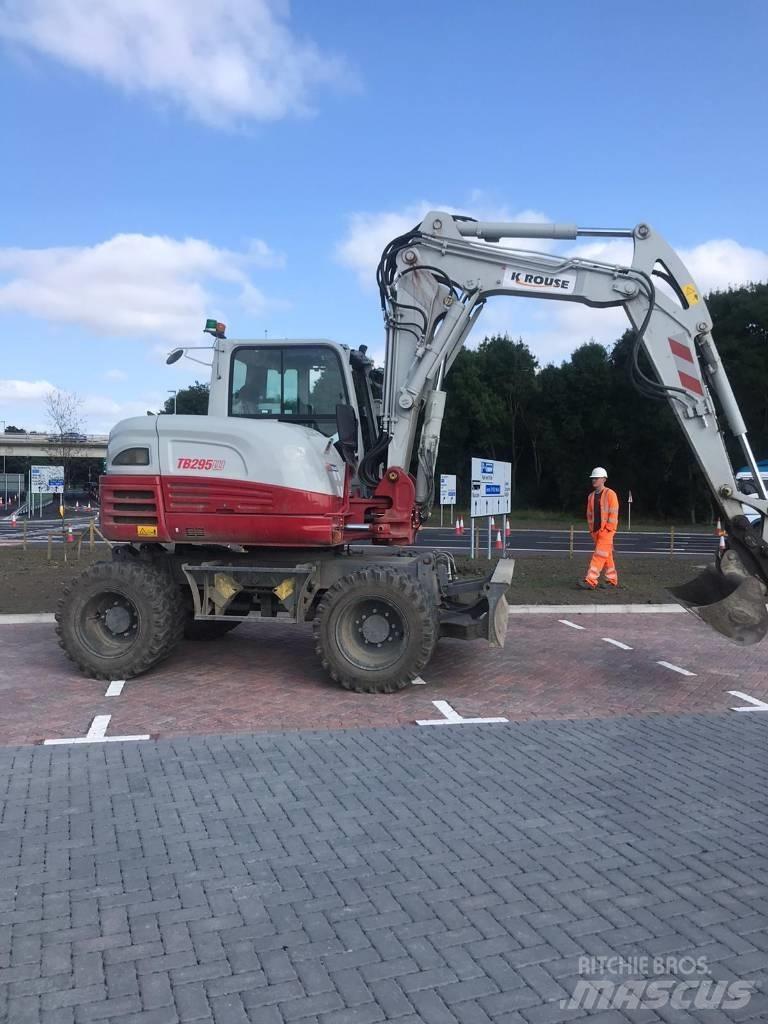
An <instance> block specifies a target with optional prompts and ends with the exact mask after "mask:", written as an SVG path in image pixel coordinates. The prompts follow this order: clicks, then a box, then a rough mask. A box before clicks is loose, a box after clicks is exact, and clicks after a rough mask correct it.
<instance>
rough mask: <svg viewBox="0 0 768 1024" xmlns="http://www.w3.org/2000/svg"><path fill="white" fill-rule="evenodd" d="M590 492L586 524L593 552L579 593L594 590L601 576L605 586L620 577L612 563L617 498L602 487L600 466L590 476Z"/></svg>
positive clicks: (604, 475) (603, 474) (603, 478)
mask: <svg viewBox="0 0 768 1024" xmlns="http://www.w3.org/2000/svg"><path fill="white" fill-rule="evenodd" d="M590 477H591V479H592V493H591V494H590V495H589V497H588V498H587V525H588V527H589V532H590V533H591V534H592V539H593V540H594V542H595V550H594V552H593V554H592V561H591V562H590V563H589V569H587V575H586V577H585V579H584V580H579V582H578V584H577V586H578V587H580V588H581V589H582V590H595V589H596V588H597V586H598V581H599V579H600V573H601V572H604V573H605V580H606V583H605V584H600V586H605V585H606V584H607V585H608V586H610V587H618V585H619V577H618V576H617V575H616V566H615V565H614V564H613V535H614V533H616V530H617V529H618V527H619V499H618V496H617V494H616V492H615V491H612V490H611V489H610V487H606V486H605V481H606V479H607V477H608V473H607V471H606V470H605V469H604V468H603V467H602V466H595V468H594V469H593V470H592V472H591V473H590Z"/></svg>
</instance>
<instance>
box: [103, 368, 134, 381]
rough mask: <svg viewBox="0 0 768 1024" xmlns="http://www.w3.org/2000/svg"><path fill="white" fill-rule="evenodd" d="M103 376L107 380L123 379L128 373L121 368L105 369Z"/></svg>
mask: <svg viewBox="0 0 768 1024" xmlns="http://www.w3.org/2000/svg"><path fill="white" fill-rule="evenodd" d="M104 376H105V377H106V378H107V380H125V379H126V377H127V376H128V374H127V373H125V372H124V371H123V370H107V371H106V373H105V374H104Z"/></svg>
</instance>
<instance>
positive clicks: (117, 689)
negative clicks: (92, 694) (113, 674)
mask: <svg viewBox="0 0 768 1024" xmlns="http://www.w3.org/2000/svg"><path fill="white" fill-rule="evenodd" d="M124 686H125V680H124V679H113V680H112V682H111V683H110V684H109V686H108V687H107V692H106V693H105V694H104V696H105V697H119V696H120V694H121V693H122V692H123V687H124Z"/></svg>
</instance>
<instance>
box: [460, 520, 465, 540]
mask: <svg viewBox="0 0 768 1024" xmlns="http://www.w3.org/2000/svg"><path fill="white" fill-rule="evenodd" d="M460 522H461V535H462V537H463V536H464V516H462V517H461V520H460Z"/></svg>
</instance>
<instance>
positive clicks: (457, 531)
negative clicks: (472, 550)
mask: <svg viewBox="0 0 768 1024" xmlns="http://www.w3.org/2000/svg"><path fill="white" fill-rule="evenodd" d="M455 532H456V536H457V537H460V536H461V520H460V519H459V517H458V516H456V531H455Z"/></svg>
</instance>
